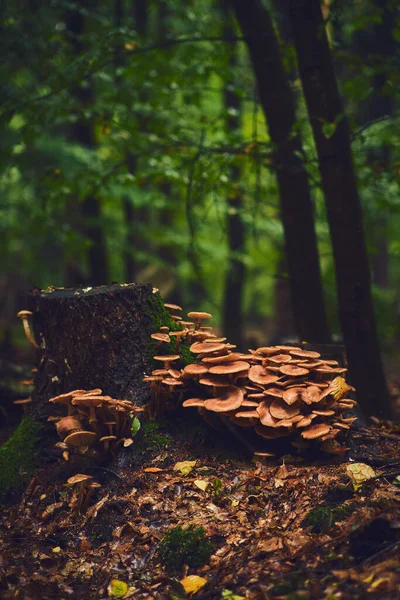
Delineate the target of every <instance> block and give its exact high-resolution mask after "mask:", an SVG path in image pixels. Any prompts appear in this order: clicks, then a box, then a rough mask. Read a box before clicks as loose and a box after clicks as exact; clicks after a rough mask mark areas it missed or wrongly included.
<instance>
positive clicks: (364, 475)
mask: <svg viewBox="0 0 400 600" xmlns="http://www.w3.org/2000/svg"><path fill="white" fill-rule="evenodd" d="M346 473H347V475H348V476H349V477H350V479H351V481H352V483H353V487H354V489H355V490H357V489H359V488H360V487H361V485H362V484H363V483H364V481H367V479H372V477H376V473H375V471H374V470H373V469H372V467H370V466H369V465H366V464H364V463H353V464H351V465H347V467H346Z"/></svg>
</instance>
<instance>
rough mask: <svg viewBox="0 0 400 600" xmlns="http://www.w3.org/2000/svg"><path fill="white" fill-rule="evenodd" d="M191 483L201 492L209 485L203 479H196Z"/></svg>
mask: <svg viewBox="0 0 400 600" xmlns="http://www.w3.org/2000/svg"><path fill="white" fill-rule="evenodd" d="M193 483H194V485H195V486H196V487H198V488H200V489H201V490H203V492H205V491H206V489H207V488H208V485H209V483H208V481H205V480H204V479H196V481H194V482H193Z"/></svg>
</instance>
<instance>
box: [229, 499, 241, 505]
mask: <svg viewBox="0 0 400 600" xmlns="http://www.w3.org/2000/svg"><path fill="white" fill-rule="evenodd" d="M231 506H239V500H234V499H232V500H231Z"/></svg>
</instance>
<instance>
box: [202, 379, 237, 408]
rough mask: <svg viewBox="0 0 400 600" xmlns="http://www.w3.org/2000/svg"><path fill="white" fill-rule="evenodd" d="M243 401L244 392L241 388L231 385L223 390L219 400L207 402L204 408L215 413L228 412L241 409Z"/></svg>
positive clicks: (212, 399)
mask: <svg viewBox="0 0 400 600" xmlns="http://www.w3.org/2000/svg"><path fill="white" fill-rule="evenodd" d="M243 399H244V398H243V391H242V390H241V389H240V388H239V387H236V386H235V385H231V386H229V387H227V388H223V391H222V392H221V394H220V395H219V396H218V398H211V399H209V400H206V401H205V402H204V407H205V408H206V409H207V410H211V411H213V412H228V411H230V410H236V409H237V408H239V406H241V405H242V402H243Z"/></svg>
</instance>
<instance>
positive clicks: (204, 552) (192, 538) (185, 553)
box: [159, 524, 213, 573]
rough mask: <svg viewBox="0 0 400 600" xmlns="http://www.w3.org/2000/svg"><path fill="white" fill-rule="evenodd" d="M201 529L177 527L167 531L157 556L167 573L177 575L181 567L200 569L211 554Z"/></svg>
mask: <svg viewBox="0 0 400 600" xmlns="http://www.w3.org/2000/svg"><path fill="white" fill-rule="evenodd" d="M212 548H213V547H212V543H211V542H210V541H209V540H207V538H206V536H205V532H204V528H203V527H196V526H195V525H192V524H191V525H188V526H187V527H186V528H183V527H181V526H180V525H178V526H177V527H174V528H172V529H170V530H169V531H167V533H166V534H165V537H164V539H163V540H162V541H161V543H160V546H159V556H160V559H161V561H162V563H163V564H164V565H165V568H166V570H167V572H168V573H178V572H179V571H180V570H181V569H182V567H183V565H188V566H189V567H193V568H194V567H201V566H202V565H204V564H205V563H206V562H207V561H208V559H209V557H210V555H211V552H212Z"/></svg>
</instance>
